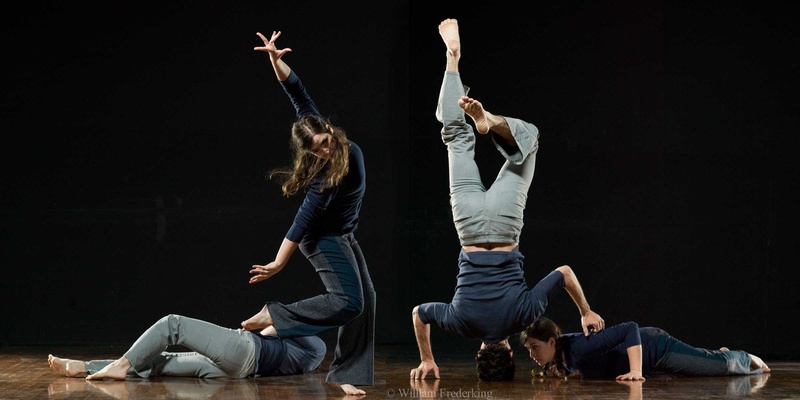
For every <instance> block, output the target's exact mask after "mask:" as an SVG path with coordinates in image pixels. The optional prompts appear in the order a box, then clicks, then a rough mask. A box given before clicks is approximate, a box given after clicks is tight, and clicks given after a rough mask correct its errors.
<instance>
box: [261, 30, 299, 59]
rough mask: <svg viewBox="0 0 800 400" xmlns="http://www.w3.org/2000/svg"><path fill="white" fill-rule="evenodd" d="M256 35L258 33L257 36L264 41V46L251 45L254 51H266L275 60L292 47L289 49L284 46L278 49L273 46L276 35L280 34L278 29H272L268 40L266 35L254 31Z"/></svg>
mask: <svg viewBox="0 0 800 400" xmlns="http://www.w3.org/2000/svg"><path fill="white" fill-rule="evenodd" d="M256 35H258V37H260V38H261V40H262V41H263V42H264V46H256V47H253V50H255V51H263V52H267V53H269V56H270V57H272V58H275V59H276V60H277V59H280V58H281V57H283V55H284V54H286V53H288V52H290V51H292V49H290V48H288V47H287V48H285V49H280V50H278V47H277V46H275V40H277V39H278V37H280V36H281V32H280V31H277V32H276V31H272V37H271V38H270V39H269V40H267V38H266V36H264V35H262V34H261V32H256Z"/></svg>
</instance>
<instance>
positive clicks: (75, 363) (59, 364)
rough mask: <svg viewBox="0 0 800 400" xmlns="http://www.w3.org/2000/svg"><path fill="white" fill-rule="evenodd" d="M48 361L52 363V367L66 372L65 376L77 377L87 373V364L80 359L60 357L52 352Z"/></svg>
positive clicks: (57, 370) (62, 372)
mask: <svg viewBox="0 0 800 400" xmlns="http://www.w3.org/2000/svg"><path fill="white" fill-rule="evenodd" d="M47 363H48V364H49V365H50V369H52V370H53V371H56V372H58V373H61V374H64V376H66V377H68V378H75V377H78V376H83V375H85V374H86V364H85V363H84V362H83V361H80V360H71V359H69V358H60V357H56V356H54V355H52V354H48V355H47Z"/></svg>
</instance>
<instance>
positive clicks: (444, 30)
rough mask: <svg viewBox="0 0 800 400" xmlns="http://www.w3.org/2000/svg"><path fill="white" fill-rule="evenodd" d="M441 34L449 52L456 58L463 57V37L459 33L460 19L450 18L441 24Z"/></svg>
mask: <svg viewBox="0 0 800 400" xmlns="http://www.w3.org/2000/svg"><path fill="white" fill-rule="evenodd" d="M439 35H441V36H442V40H444V44H445V46H447V54H448V55H449V56H452V57H453V58H455V59H456V60H457V59H459V58H460V57H461V39H460V37H459V35H458V21H456V20H455V19H453V18H448V19H446V20H444V21H442V22H441V23H440V24H439Z"/></svg>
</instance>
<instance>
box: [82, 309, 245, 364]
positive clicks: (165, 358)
mask: <svg viewBox="0 0 800 400" xmlns="http://www.w3.org/2000/svg"><path fill="white" fill-rule="evenodd" d="M253 340H254V337H253V334H252V333H250V332H243V331H242V330H241V329H230V328H224V327H221V326H219V325H214V324H212V323H210V322H206V321H201V320H198V319H194V318H188V317H184V316H181V315H174V314H170V315H167V316H166V317H164V318H161V319H160V320H158V322H156V323H155V324H153V325H152V326H151V327H150V328H148V329H147V330H146V331H145V332H144V333H143V334H142V335H141V336H139V338H138V339H136V342H134V343H133V345H132V346H131V347H130V349H128V351H127V352H125V354H124V356H125V358H127V359H128V361H130V362H131V368H130V369H129V370H128V376H133V377H136V376H138V377H142V378H147V377H151V376H194V377H200V378H225V377H227V378H245V377H247V376H248V375H251V374H253V372H254V370H255V362H256V361H255V343H254V341H253ZM171 345H180V346H183V347H186V348H188V349H190V350H192V352H181V353H170V352H165V351H164V350H165V349H166V348H167V346H171ZM112 361H113V360H94V361H87V362H86V364H85V365H86V371H87V372H88V373H89V374H93V373H95V372H97V371H99V370H101V369H102V368H103V367H105V366H106V365H108V364H109V363H111V362H112Z"/></svg>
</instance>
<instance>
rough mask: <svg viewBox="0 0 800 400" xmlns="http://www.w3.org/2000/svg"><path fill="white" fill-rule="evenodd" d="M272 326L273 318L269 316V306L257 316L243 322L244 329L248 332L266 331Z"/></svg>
mask: <svg viewBox="0 0 800 400" xmlns="http://www.w3.org/2000/svg"><path fill="white" fill-rule="evenodd" d="M270 325H272V317H270V315H269V310H268V309H267V306H264V308H262V309H261V311H259V312H258V313H256V315H253V316H252V317H250V318H248V319H247V320H245V321H242V329H244V330H246V331H254V330H256V329H264V328H266V327H268V326H270Z"/></svg>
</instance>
